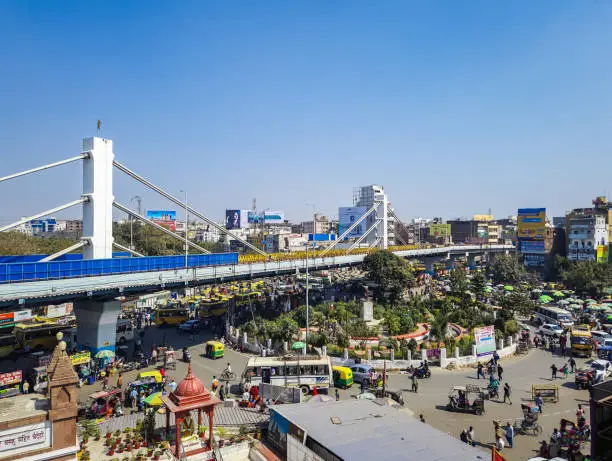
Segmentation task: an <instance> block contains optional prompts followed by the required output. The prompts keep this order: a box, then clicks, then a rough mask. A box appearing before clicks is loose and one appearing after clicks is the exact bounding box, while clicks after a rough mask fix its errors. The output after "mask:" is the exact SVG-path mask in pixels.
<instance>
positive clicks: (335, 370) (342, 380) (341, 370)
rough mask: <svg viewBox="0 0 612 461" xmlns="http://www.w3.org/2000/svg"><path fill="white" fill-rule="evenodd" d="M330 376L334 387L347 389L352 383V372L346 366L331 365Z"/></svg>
mask: <svg viewBox="0 0 612 461" xmlns="http://www.w3.org/2000/svg"><path fill="white" fill-rule="evenodd" d="M332 376H333V377H334V386H336V387H341V388H342V389H348V388H349V387H351V386H352V385H353V372H352V370H351V369H350V368H348V367H340V366H334V367H332Z"/></svg>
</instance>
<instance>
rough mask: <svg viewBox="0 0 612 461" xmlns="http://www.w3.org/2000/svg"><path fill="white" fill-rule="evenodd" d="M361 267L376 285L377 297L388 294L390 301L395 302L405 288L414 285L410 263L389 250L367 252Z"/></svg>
mask: <svg viewBox="0 0 612 461" xmlns="http://www.w3.org/2000/svg"><path fill="white" fill-rule="evenodd" d="M363 268H364V269H365V270H366V271H367V272H368V278H369V279H370V280H372V281H373V282H375V283H376V284H377V285H378V286H377V289H376V295H377V297H378V298H384V297H386V296H388V297H389V300H390V301H391V302H396V301H398V300H399V299H400V298H401V297H402V294H403V292H404V290H405V289H406V288H409V287H411V286H413V285H414V275H413V273H412V270H411V269H410V265H409V264H408V263H407V262H406V261H405V260H404V259H402V258H400V257H399V256H396V255H395V254H393V253H392V252H390V251H387V250H378V251H375V252H373V253H369V254H368V255H367V256H366V257H365V258H364V260H363Z"/></svg>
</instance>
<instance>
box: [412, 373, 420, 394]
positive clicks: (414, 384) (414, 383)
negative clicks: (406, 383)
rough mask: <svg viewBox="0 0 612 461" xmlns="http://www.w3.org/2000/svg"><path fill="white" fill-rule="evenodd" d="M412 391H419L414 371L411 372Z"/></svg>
mask: <svg viewBox="0 0 612 461" xmlns="http://www.w3.org/2000/svg"><path fill="white" fill-rule="evenodd" d="M412 392H414V393H418V392H419V380H418V379H417V377H416V374H415V373H413V374H412Z"/></svg>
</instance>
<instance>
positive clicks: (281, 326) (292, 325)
mask: <svg viewBox="0 0 612 461" xmlns="http://www.w3.org/2000/svg"><path fill="white" fill-rule="evenodd" d="M276 324H277V335H278V339H279V340H280V341H287V342H289V341H291V340H292V339H293V338H295V337H297V334H298V333H299V331H300V327H299V326H298V324H297V322H296V321H295V320H293V319H292V318H290V317H289V316H287V315H283V316H281V317H279V319H278V320H277V322H276Z"/></svg>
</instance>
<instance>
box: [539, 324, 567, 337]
mask: <svg viewBox="0 0 612 461" xmlns="http://www.w3.org/2000/svg"><path fill="white" fill-rule="evenodd" d="M538 333H539V334H541V335H544V336H552V337H554V338H558V337H559V336H561V335H562V334H563V328H561V327H560V326H559V325H555V324H554V323H545V324H544V325H542V326H541V327H540V329H539V330H538Z"/></svg>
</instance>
